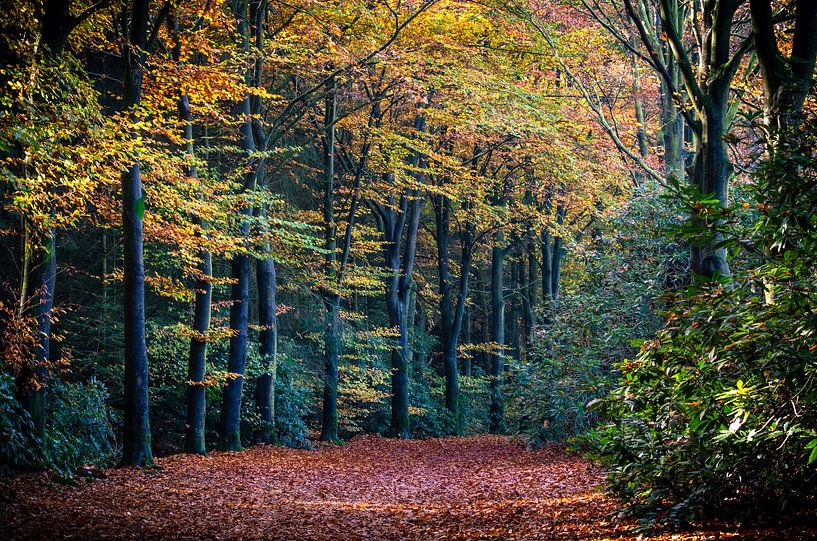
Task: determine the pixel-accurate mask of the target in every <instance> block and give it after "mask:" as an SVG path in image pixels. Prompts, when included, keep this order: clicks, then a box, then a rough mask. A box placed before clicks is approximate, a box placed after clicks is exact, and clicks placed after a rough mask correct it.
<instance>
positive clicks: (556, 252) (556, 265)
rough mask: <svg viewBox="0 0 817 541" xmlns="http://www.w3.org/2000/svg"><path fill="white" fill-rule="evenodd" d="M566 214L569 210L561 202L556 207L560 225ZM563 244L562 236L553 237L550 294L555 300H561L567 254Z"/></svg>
mask: <svg viewBox="0 0 817 541" xmlns="http://www.w3.org/2000/svg"><path fill="white" fill-rule="evenodd" d="M566 215H567V211H566V209H565V207H564V205H562V204H559V205H558V206H557V207H556V223H557V224H559V225H562V224H564V221H565V216H566ZM563 244H564V242H563V241H562V237H561V236H557V237H555V238H554V239H553V248H552V249H551V257H552V262H551V265H550V269H551V272H550V295H551V298H552V299H553V301H554V302H555V301H558V300H559V283H560V282H561V280H562V258H563V257H564V255H565V249H564V247H563Z"/></svg>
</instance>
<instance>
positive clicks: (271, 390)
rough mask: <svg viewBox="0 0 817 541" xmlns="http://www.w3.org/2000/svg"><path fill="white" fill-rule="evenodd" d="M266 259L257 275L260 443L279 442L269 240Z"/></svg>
mask: <svg viewBox="0 0 817 541" xmlns="http://www.w3.org/2000/svg"><path fill="white" fill-rule="evenodd" d="M265 251H266V254H267V256H268V257H267V258H266V259H259V260H258V261H256V264H255V277H256V281H257V282H258V325H259V327H260V328H261V330H260V332H259V335H258V338H259V353H260V354H261V362H262V368H263V371H262V373H261V375H259V376H258V379H257V380H256V382H255V409H256V411H257V412H258V414H259V415H260V417H261V428H260V429H259V430H258V431H257V432H256V434H255V441H256V442H257V443H277V441H278V439H277V437H276V432H275V375H276V367H277V357H278V355H277V354H278V319H277V317H276V310H277V309H278V304H277V302H276V289H277V287H278V282H277V279H276V275H275V260H273V258H272V254H271V250H270V246H269V243H268V244H267V246H266V250H265Z"/></svg>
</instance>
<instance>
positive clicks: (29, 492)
mask: <svg viewBox="0 0 817 541" xmlns="http://www.w3.org/2000/svg"><path fill="white" fill-rule="evenodd" d="M158 464H160V465H161V466H162V469H160V470H153V469H142V470H133V469H119V470H110V471H108V472H107V477H106V478H104V479H99V480H96V481H93V482H87V481H80V486H79V487H71V486H65V485H53V484H50V483H48V482H47V478H46V477H45V475H44V474H30V475H24V476H19V477H17V478H16V479H14V481H13V483H12V486H13V489H14V491H15V492H16V496H15V500H16V501H14V502H13V503H11V504H0V539H8V540H12V539H57V538H60V539H61V538H75V539H83V540H84V539H281V540H287V541H294V540H334V539H347V540H358V539H360V540H362V539H370V540H387V539H401V540H402V539H412V540H424V541H425V540H437V539H440V540H443V539H445V540H454V539H495V540H500V539H502V540H506V539H507V540H511V539H525V540H528V539H531V540H533V539H628V538H631V539H636V538H637V536H631V537H628V536H627V534H626V532H627V525H626V524H618V525H617V524H615V523H614V522H613V521H612V520H611V516H612V514H613V510H614V503H613V502H612V501H611V500H610V499H609V498H607V497H605V496H604V495H603V494H602V493H601V492H599V490H598V488H597V487H598V486H599V485H600V484H601V483H602V482H603V477H604V474H603V471H602V470H601V469H599V468H598V467H596V466H594V465H593V464H591V463H590V462H588V461H587V460H584V459H582V458H581V457H578V456H575V455H570V454H566V453H565V452H563V451H561V450H560V449H558V448H555V447H551V448H546V449H544V450H541V451H536V452H531V451H527V450H526V449H525V448H524V447H523V446H521V445H518V444H515V443H511V442H510V441H509V440H508V438H504V437H497V436H478V437H469V438H449V439H430V440H422V441H398V440H391V439H385V438H379V437H372V436H365V437H358V438H355V439H353V440H352V441H351V442H350V443H348V444H346V445H342V446H327V447H322V448H321V449H319V450H317V451H304V450H295V449H285V448H279V447H270V446H260V447H253V448H251V449H249V450H247V451H245V452H243V453H213V454H211V455H210V456H209V457H199V456H192V455H176V456H171V457H167V458H163V459H159V460H158ZM2 515H6V516H2ZM721 537H730V536H729V535H728V534H727V535H722V536H721ZM660 538H662V539H707V538H710V539H714V536H712V537H709V536H706V535H699V534H688V535H683V536H671V535H666V536H661V537H660Z"/></svg>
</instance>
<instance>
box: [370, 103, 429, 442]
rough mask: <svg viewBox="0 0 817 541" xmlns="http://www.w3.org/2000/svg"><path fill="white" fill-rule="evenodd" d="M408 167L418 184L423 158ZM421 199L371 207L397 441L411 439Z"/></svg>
mask: <svg viewBox="0 0 817 541" xmlns="http://www.w3.org/2000/svg"><path fill="white" fill-rule="evenodd" d="M425 128H426V125H425V120H424V119H423V117H422V116H421V115H418V116H417V117H416V118H415V120H414V129H415V130H416V131H417V132H424V131H425ZM411 165H412V166H413V167H414V168H415V173H414V174H415V176H416V177H417V180H418V182H422V181H423V180H424V177H425V173H423V171H424V170H425V168H426V165H427V158H426V156H424V155H422V154H420V153H414V155H413V156H412V159H411ZM392 177H393V175H392V174H391V173H386V174H384V178H383V180H384V182H385V183H386V184H388V185H391V184H392V180H393V178H392ZM423 203H424V200H423V199H422V198H421V197H420V194H419V193H418V191H417V190H412V191H411V192H409V193H405V192H404V193H403V194H401V195H400V198H399V201H395V198H394V196H393V195H391V194H390V195H389V196H388V201H387V203H386V204H385V205H381V204H379V203H377V202H376V201H372V202H371V205H372V208H373V210H374V212H375V214H376V217H377V220H378V227H380V229H381V231H382V233H383V240H384V241H385V242H384V246H383V255H384V263H385V265H384V266H385V268H386V270H387V271H388V274H389V277H388V278H387V280H386V311H387V312H388V316H389V323H390V324H391V326H392V327H396V328H397V331H398V337H397V340H396V344H395V346H396V347H395V348H394V349H393V350H392V352H391V364H392V378H391V383H392V404H391V428H390V433H391V434H392V435H393V436H395V437H398V438H404V439H408V438H410V437H411V426H410V421H409V389H408V378H409V366H410V363H411V348H410V342H409V331H410V327H409V318H410V315H409V308H410V304H411V303H410V301H411V290H412V274H413V272H414V262H415V257H416V255H417V233H418V230H419V227H420V213H421V211H422V208H423Z"/></svg>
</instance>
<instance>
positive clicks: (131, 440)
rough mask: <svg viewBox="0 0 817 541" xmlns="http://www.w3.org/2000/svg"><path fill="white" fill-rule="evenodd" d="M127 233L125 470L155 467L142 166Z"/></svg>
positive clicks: (136, 8)
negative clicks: (143, 233)
mask: <svg viewBox="0 0 817 541" xmlns="http://www.w3.org/2000/svg"><path fill="white" fill-rule="evenodd" d="M148 13H149V0H134V1H133V7H132V10H131V21H130V36H129V39H128V41H129V44H128V45H126V46H125V48H124V51H123V55H122V58H123V60H124V72H125V74H124V76H125V89H124V94H123V107H124V108H125V109H127V108H131V107H134V106H138V105H139V103H140V101H141V98H142V73H143V70H144V65H145V49H146V47H147V26H148ZM122 199H123V201H122V230H123V236H124V255H125V261H124V263H125V265H124V277H123V284H124V290H125V297H124V312H125V314H124V325H125V343H124V345H125V381H124V385H125V397H124V398H125V416H124V418H125V423H124V430H123V434H122V436H123V438H122V464H123V465H124V466H141V465H143V464H145V465H150V464H152V463H153V453H152V451H151V448H150V421H149V418H148V360H147V348H146V345H145V264H144V247H143V241H142V238H143V237H142V219H143V215H144V209H145V198H144V194H143V192H142V175H141V172H140V169H139V162H138V161H136V162H135V163H134V164H133V165H132V166H131V168H130V169H129V170H128V171H127V172H125V173H124V174H123V175H122Z"/></svg>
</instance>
